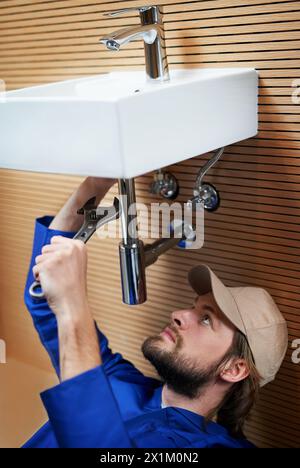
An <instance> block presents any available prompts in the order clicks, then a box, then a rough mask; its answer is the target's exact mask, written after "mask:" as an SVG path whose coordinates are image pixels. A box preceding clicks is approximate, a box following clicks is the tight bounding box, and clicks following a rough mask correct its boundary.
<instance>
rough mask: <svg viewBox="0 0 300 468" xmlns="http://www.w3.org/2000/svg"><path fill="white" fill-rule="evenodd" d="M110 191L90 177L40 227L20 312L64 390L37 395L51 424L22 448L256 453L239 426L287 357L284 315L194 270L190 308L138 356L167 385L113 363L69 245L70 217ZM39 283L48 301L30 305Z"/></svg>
mask: <svg viewBox="0 0 300 468" xmlns="http://www.w3.org/2000/svg"><path fill="white" fill-rule="evenodd" d="M113 182H114V181H112V180H105V179H97V178H87V179H86V180H85V181H84V182H83V183H82V184H81V186H80V187H79V188H78V190H76V192H75V193H74V194H73V195H72V196H71V198H70V199H69V200H68V202H67V203H66V205H65V206H64V207H63V208H62V209H61V211H60V212H59V213H58V215H57V216H56V217H55V218H54V219H53V218H51V217H44V218H41V219H38V220H37V222H36V228H35V238H34V244H33V254H32V260H31V265H30V270H29V275H28V279H27V284H26V289H25V303H26V305H27V307H28V309H29V311H30V313H31V315H32V318H33V322H34V325H35V327H36V329H37V331H38V333H39V336H40V338H41V341H42V343H43V344H44V346H45V348H46V350H47V351H48V353H49V355H50V358H51V360H52V363H53V365H54V367H55V369H56V371H57V374H58V376H59V379H60V383H59V385H57V386H56V387H54V388H52V389H50V390H47V391H45V392H44V393H42V395H41V397H42V401H43V404H44V406H45V408H46V410H47V412H48V415H49V422H48V423H47V424H46V425H45V426H43V427H42V429H40V430H39V431H38V432H37V433H36V434H35V435H34V436H33V437H32V438H31V440H30V441H29V442H27V444H26V445H25V447H95V448H100V447H105V448H109V447H115V448H117V447H146V448H150V447H160V448H161V447H182V448H183V447H187V448H200V447H251V446H252V445H251V444H250V443H249V442H248V441H247V440H246V439H245V438H244V436H243V432H242V428H243V423H244V421H245V418H246V417H247V415H248V413H249V411H250V409H251V407H252V405H253V403H254V399H255V396H256V394H257V390H258V387H259V385H264V384H265V383H267V382H269V381H271V380H273V379H274V377H275V374H276V373H277V371H278V369H279V367H280V365H281V362H282V360H283V358H284V355H285V352H286V348H287V328H286V323H285V321H284V319H283V317H282V315H281V314H280V312H279V310H278V308H277V306H276V304H275V302H274V301H273V299H272V298H271V296H270V295H269V294H268V293H267V291H265V290H263V289H261V288H254V287H236V288H227V287H226V286H225V285H224V284H223V283H222V282H221V281H220V280H219V279H218V277H217V276H216V275H215V274H214V273H213V272H212V271H211V270H210V268H209V267H207V266H206V265H199V266H196V267H194V268H193V269H192V270H191V271H190V273H189V282H190V285H191V287H192V288H193V289H194V291H195V293H196V294H197V296H196V298H195V301H194V304H193V305H192V306H188V307H187V308H186V309H184V310H177V311H175V312H173V313H172V314H171V316H170V321H169V324H168V326H166V328H165V329H164V330H163V331H162V332H161V333H160V334H159V335H157V336H152V337H149V338H147V339H146V340H145V342H144V343H143V345H142V351H143V354H144V356H145V358H146V359H148V360H149V361H150V362H151V363H152V364H153V366H154V367H155V368H156V370H157V372H158V374H159V375H160V377H161V379H162V382H161V381H159V380H157V379H152V378H149V377H145V376H144V375H143V374H142V373H141V372H140V371H139V370H138V369H136V368H135V367H134V366H133V365H132V364H131V363H130V362H128V361H126V360H125V359H123V357H122V356H121V355H120V354H119V353H116V354H113V353H112V352H111V350H110V349H109V347H108V341H107V339H106V337H105V336H104V335H103V334H102V333H101V332H100V331H99V330H98V328H97V326H96V325H95V323H94V320H93V318H92V314H91V310H90V307H89V303H88V298H87V285H86V273H87V251H86V246H85V245H84V244H83V243H82V242H81V241H79V240H73V239H71V238H72V237H73V236H74V234H75V232H76V231H77V230H78V229H79V227H80V225H81V223H82V217H81V215H77V214H76V213H77V209H78V208H80V207H81V206H82V205H83V204H84V203H85V202H86V201H87V200H88V199H89V198H91V197H92V196H94V195H95V194H96V193H97V194H98V198H97V201H98V202H99V201H100V199H101V198H102V197H103V196H104V195H105V193H106V191H107V190H108V189H109V188H110V186H111V185H112V183H113ZM34 279H37V280H39V281H40V282H41V286H42V289H43V291H44V294H45V296H46V299H47V300H46V299H44V300H41V301H39V302H34V301H33V300H32V299H31V297H30V295H29V287H30V285H31V284H32V282H33V280H34Z"/></svg>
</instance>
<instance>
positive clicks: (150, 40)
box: [99, 5, 170, 82]
mask: <svg viewBox="0 0 300 468" xmlns="http://www.w3.org/2000/svg"><path fill="white" fill-rule="evenodd" d="M131 11H138V12H139V15H140V20H141V25H140V26H134V27H131V28H123V29H119V30H118V31H114V32H112V33H111V34H109V35H108V36H105V37H103V38H101V39H100V41H99V42H101V43H102V44H105V46H106V47H107V49H109V50H113V51H118V50H119V49H120V48H121V47H122V46H123V45H125V44H127V43H128V42H130V41H132V40H134V39H143V41H144V50H145V62H146V74H147V78H148V79H150V80H157V81H158V82H161V81H168V80H169V79H170V77H169V68H168V60H167V53H166V45H165V35H164V24H163V21H162V12H161V7H160V6H157V5H156V6H155V5H153V6H141V7H136V8H124V9H122V10H114V11H110V12H107V13H104V16H110V17H114V16H119V15H121V14H123V13H128V12H131Z"/></svg>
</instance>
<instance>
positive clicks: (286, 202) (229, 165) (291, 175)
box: [0, 0, 300, 447]
mask: <svg viewBox="0 0 300 468" xmlns="http://www.w3.org/2000/svg"><path fill="white" fill-rule="evenodd" d="M145 3H146V4H147V2H145ZM160 3H161V4H162V5H164V12H165V18H164V19H165V28H166V45H167V52H168V59H169V64H170V68H172V69H175V68H202V67H255V68H256V69H257V70H258V71H259V75H260V82H259V133H258V135H257V136H256V137H255V138H252V139H249V140H246V141H242V142H239V143H237V144H235V145H232V146H230V147H227V148H226V151H225V153H224V155H223V157H222V160H221V161H220V162H219V163H218V165H217V166H216V167H215V168H214V169H213V170H211V171H210V172H209V173H208V176H207V178H206V180H207V181H209V182H212V183H213V184H214V185H215V186H216V187H217V188H218V190H219V192H220V194H221V199H222V202H221V207H220V209H219V210H218V211H217V212H215V213H206V217H205V244H204V247H203V248H202V249H201V250H198V251H181V250H179V249H173V250H172V251H171V252H169V253H167V254H165V255H164V256H163V257H162V258H161V259H160V260H159V261H158V262H157V263H156V264H155V265H153V266H151V267H150V268H149V269H148V270H147V280H148V296H149V300H148V301H147V302H146V304H144V305H142V306H139V307H134V308H131V307H128V306H125V305H124V304H122V303H121V291H120V272H119V266H118V240H117V239H116V240H108V239H101V240H100V239H98V238H97V237H95V238H94V239H93V240H92V241H91V243H90V244H89V259H90V261H89V297H90V302H91V305H92V308H93V311H94V314H95V318H96V319H97V321H98V323H99V324H100V326H101V328H102V329H103V331H104V332H105V333H106V334H107V335H108V336H109V338H110V342H111V345H112V348H113V350H116V351H120V352H122V353H123V354H124V356H125V357H126V358H127V359H129V360H132V361H133V362H134V363H135V364H136V365H137V366H139V367H140V369H141V370H143V371H144V372H146V373H147V374H149V375H154V373H153V371H152V369H151V368H150V366H149V365H147V363H145V361H144V359H143V358H142V354H141V352H140V344H141V341H142V340H143V339H144V338H145V337H146V336H148V335H149V334H152V333H155V332H157V331H159V330H160V329H161V328H162V327H163V326H164V325H165V323H166V322H167V321H168V318H169V314H170V312H172V311H173V310H175V309H176V308H180V307H184V306H186V305H187V304H188V303H189V301H190V300H191V298H192V297H193V293H192V292H191V290H190V288H189V287H188V284H187V281H186V275H187V272H188V270H189V269H190V268H191V267H192V266H193V265H195V264H197V263H200V262H204V263H208V264H209V265H210V266H211V267H212V268H213V270H214V271H215V272H216V273H217V274H218V275H219V276H220V277H221V278H222V280H223V281H224V282H225V283H226V284H227V285H228V286H234V285H245V284H251V285H255V286H260V287H264V288H266V289H267V290H268V291H269V292H270V293H271V294H272V295H273V297H274V299H275V301H276V302H277V304H278V306H279V308H280V309H281V311H282V312H283V314H284V315H285V317H286V319H287V321H288V325H289V339H290V342H289V350H288V352H287V356H286V359H285V361H284V364H283V366H282V369H281V370H280V372H279V375H278V378H277V379H276V381H275V382H273V383H271V384H269V385H268V386H267V387H266V388H264V389H263V390H262V394H261V400H260V403H259V404H258V406H257V408H256V409H255V411H254V413H253V416H252V418H251V420H250V421H249V423H248V425H247V432H248V436H249V438H250V439H251V440H252V441H253V442H254V443H256V444H257V445H258V446H261V447H298V446H299V445H300V364H299V365H296V364H293V363H292V361H291V354H292V347H291V342H292V340H293V339H295V338H299V337H300V312H299V305H300V280H299V272H300V263H299V258H300V230H299V219H300V201H299V200H300V152H299V151H300V118H299V115H300V103H299V102H298V103H297V102H293V101H292V93H293V92H294V91H295V87H294V88H293V87H292V84H293V82H294V80H297V79H298V80H299V79H300V70H299V68H300V58H299V46H300V3H299V1H288V0H286V1H279V2H277V1H276V2H275V1H272V0H263V1H262V2H259V1H258V0H245V1H244V2H242V3H241V2H240V1H238V0H229V1H228V0H209V1H191V2H182V1H178V0H173V1H161V2H160ZM140 4H141V2H140V1H102V2H100V1H98V0H88V1H77V0H70V1H66V0H64V1H49V0H47V1H46V0H45V1H42V0H36V1H26V0H19V1H17V0H2V1H1V2H0V78H1V79H4V80H5V81H6V84H7V88H8V89H16V88H21V87H27V86H32V85H36V84H42V83H49V82H54V81H58V80H65V79H70V78H75V77H81V76H89V75H93V74H98V73H105V72H108V71H111V70H118V69H119V70H124V69H132V70H133V69H142V68H143V67H144V53H143V46H142V44H141V42H138V41H135V42H133V43H131V44H129V45H128V46H126V47H125V48H124V49H123V50H121V51H120V52H119V53H118V54H113V53H109V52H108V51H106V50H105V49H104V48H103V47H102V46H100V45H99V44H98V39H99V38H100V37H101V36H102V35H104V34H105V33H107V32H109V31H112V30H114V29H117V28H120V27H125V26H130V25H134V24H138V18H137V17H136V15H134V14H130V15H126V16H124V17H119V18H115V19H113V18H105V17H103V16H102V13H103V12H105V11H107V10H111V9H117V8H120V7H122V8H123V7H132V6H139V5H140ZM298 86H299V83H298ZM298 96H299V94H298ZM298 101H299V99H298ZM216 131H217V129H216ZM209 156H210V155H199V156H197V157H196V158H193V159H190V160H188V161H184V162H183V163H181V164H177V165H174V166H172V167H171V168H170V170H172V171H173V172H174V173H175V174H176V176H177V177H178V179H179V181H180V186H181V192H180V196H179V201H180V202H183V201H185V200H186V199H187V197H189V196H190V195H191V193H192V187H193V182H194V180H195V175H196V173H197V171H198V170H199V168H200V167H201V166H202V164H204V163H205V161H206V160H207V159H208V157H209ZM81 180H82V178H80V177H71V176H61V175H55V174H54V175H49V174H36V173H29V172H27V173H25V172H18V171H7V170H2V171H0V196H1V204H0V214H1V219H2V229H1V231H0V241H1V244H0V245H1V264H0V269H1V271H0V282H1V283H0V285H1V314H0V326H1V329H0V336H1V338H5V339H6V340H7V344H8V351H9V354H10V356H12V357H13V358H14V359H17V360H21V361H24V362H25V363H26V362H27V363H30V364H31V365H35V366H36V367H37V368H41V369H42V370H49V361H48V358H47V356H46V354H45V352H44V351H43V350H42V348H41V346H40V344H39V342H38V339H37V337H36V334H35V333H34V331H33V328H32V324H31V320H30V319H29V317H28V314H27V313H26V310H25V307H24V304H23V287H24V281H25V278H26V273H27V269H28V265H29V258H30V253H31V243H32V234H33V227H34V219H35V218H36V217H38V216H42V215H44V214H55V212H56V211H57V210H58V209H59V208H60V206H61V205H62V203H63V202H64V201H65V200H66V199H67V197H68V195H69V194H70V193H71V192H72V190H74V189H75V187H76V186H77V185H78V184H79V183H80V182H81ZM150 181H151V174H147V175H145V176H143V177H140V178H138V179H137V182H136V183H137V197H138V201H143V202H146V203H150V202H151V201H153V198H151V196H150V195H149V191H148V186H149V183H150ZM114 194H116V187H114V188H113V189H112V190H111V192H110V193H109V194H108V195H107V200H106V201H107V202H110V201H112V198H113V196H114Z"/></svg>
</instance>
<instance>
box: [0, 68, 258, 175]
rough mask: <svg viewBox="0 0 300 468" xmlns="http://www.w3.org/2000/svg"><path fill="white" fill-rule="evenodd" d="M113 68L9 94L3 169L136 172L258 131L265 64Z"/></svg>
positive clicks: (3, 110)
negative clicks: (166, 72)
mask: <svg viewBox="0 0 300 468" xmlns="http://www.w3.org/2000/svg"><path fill="white" fill-rule="evenodd" d="M170 77H171V80H170V82H167V83H156V82H154V83H152V82H147V81H146V76H145V73H144V72H143V71H140V72H113V73H108V74H103V75H98V76H94V77H90V78H83V79H76V80H70V81H63V82H59V83H55V84H49V85H42V86H35V87H31V88H25V89H20V90H16V91H11V92H7V93H6V95H2V96H1V97H0V167H5V168H12V169H22V170H30V171H41V172H53V173H69V174H78V175H98V176H104V177H116V178H121V177H123V178H130V177H135V176H138V175H140V174H144V173H146V172H149V171H152V170H154V169H158V168H160V167H165V166H168V165H170V164H173V163H176V162H179V161H183V160H185V159H188V158H191V157H193V156H197V155H199V154H203V153H205V152H207V151H210V150H214V149H216V148H219V147H221V146H225V145H229V144H232V143H234V142H237V141H240V140H243V139H245V138H249V137H252V136H253V135H255V134H256V133H257V72H256V71H255V70H254V69H250V68H223V69H221V68H212V69H198V70H197V69H193V70H174V71H171V72H170Z"/></svg>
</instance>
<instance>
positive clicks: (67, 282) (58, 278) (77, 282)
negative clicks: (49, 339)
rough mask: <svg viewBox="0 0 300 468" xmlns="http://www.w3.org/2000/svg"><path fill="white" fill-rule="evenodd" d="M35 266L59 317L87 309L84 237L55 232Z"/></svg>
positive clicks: (50, 302)
mask: <svg viewBox="0 0 300 468" xmlns="http://www.w3.org/2000/svg"><path fill="white" fill-rule="evenodd" d="M35 260H36V265H35V266H34V267H33V274H34V276H35V279H36V280H38V281H40V283H41V287H42V289H43V291H44V294H45V296H46V298H47V301H48V304H49V306H50V307H51V309H52V311H53V312H54V313H55V314H56V316H57V317H58V318H61V316H62V315H64V316H66V315H68V314H70V315H71V316H72V318H73V319H76V318H77V317H76V316H75V314H82V313H84V312H85V310H86V309H87V304H88V301H87V249H86V246H85V244H84V243H83V242H82V241H80V240H73V239H67V238H65V237H62V236H54V237H52V239H51V244H49V245H45V246H44V247H43V248H42V253H41V255H38V256H37V257H36V259H35Z"/></svg>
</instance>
